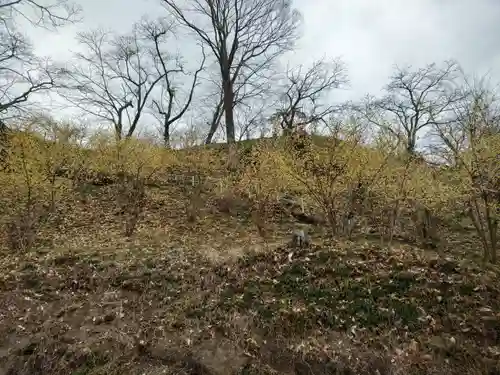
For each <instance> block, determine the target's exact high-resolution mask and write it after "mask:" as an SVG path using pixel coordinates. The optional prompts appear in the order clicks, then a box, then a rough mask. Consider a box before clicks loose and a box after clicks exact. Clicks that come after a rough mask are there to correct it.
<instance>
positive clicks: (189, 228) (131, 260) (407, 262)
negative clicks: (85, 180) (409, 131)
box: [0, 193, 500, 375]
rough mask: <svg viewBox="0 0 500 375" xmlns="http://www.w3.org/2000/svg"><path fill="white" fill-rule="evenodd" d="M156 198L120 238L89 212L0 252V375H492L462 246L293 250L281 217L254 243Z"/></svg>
mask: <svg viewBox="0 0 500 375" xmlns="http://www.w3.org/2000/svg"><path fill="white" fill-rule="evenodd" d="M169 196H172V195H168V196H164V195H162V194H156V193H155V195H154V199H151V200H150V202H149V203H148V207H147V208H146V210H145V212H144V214H143V216H142V217H141V221H140V225H139V227H138V230H137V232H136V233H135V234H134V235H133V236H132V237H130V238H126V237H124V236H123V225H122V224H123V223H122V222H121V221H120V220H121V219H120V217H119V215H117V214H116V213H114V212H113V209H112V207H111V201H106V199H100V200H99V201H97V200H96V201H93V200H88V201H86V202H85V204H83V203H82V206H81V207H80V208H79V209H78V210H75V209H74V207H73V206H70V205H68V206H67V207H64V206H61V207H60V208H59V209H60V215H59V216H58V219H57V220H55V219H54V222H53V223H51V224H50V225H49V226H47V227H46V228H45V229H43V230H41V233H40V241H39V243H37V246H36V248H35V249H33V250H31V251H29V252H26V253H17V254H15V253H12V252H8V251H4V252H3V253H2V256H1V259H0V262H1V270H2V272H1V273H0V374H9V375H10V374H71V375H76V374H78V375H84V374H85V375H90V374H148V375H149V374H151V375H153V374H213V375H219V374H220V375H223V374H224V375H225V374H301V375H302V374H308V375H319V374H381V375H382V374H459V373H460V374H490V375H492V374H500V364H499V363H500V283H499V275H500V274H499V272H498V270H497V269H496V268H495V267H485V266H483V265H481V264H478V263H476V262H475V261H473V260H470V258H469V257H467V256H465V255H464V254H465V253H467V252H469V253H470V252H473V251H474V250H473V249H472V247H473V246H477V244H476V242H475V241H474V239H470V238H469V237H468V235H467V236H465V235H457V236H456V237H450V238H449V240H448V241H447V248H446V249H437V250H436V251H428V250H422V249H419V248H418V247H416V246H412V245H409V244H404V243H395V244H393V246H391V247H390V248H388V247H386V246H381V245H380V243H379V242H378V241H374V240H369V239H367V238H359V239H356V240H355V241H346V240H340V239H329V238H327V237H326V236H324V235H321V234H320V233H319V232H316V233H314V234H313V242H314V244H313V245H312V246H311V247H310V248H307V249H295V248H291V247H290V246H288V245H287V241H288V235H287V232H288V231H289V229H290V225H291V224H290V223H289V222H287V221H277V222H275V223H269V233H271V235H270V236H269V238H267V239H266V240H263V239H262V238H261V237H259V235H258V233H257V231H256V230H255V229H254V228H253V226H252V225H251V224H250V223H249V222H248V220H247V218H245V217H239V216H235V217H231V216H229V215H225V214H222V213H218V212H215V211H213V209H212V208H208V206H207V208H205V206H204V208H203V209H201V210H200V212H199V213H198V217H197V219H196V220H194V221H193V222H188V221H186V220H185V214H184V213H185V211H186V210H185V202H184V203H182V202H179V200H178V199H174V198H172V199H171V200H169V199H170V198H169ZM108 205H109V207H108ZM183 215H184V216H183ZM460 236H462V237H460ZM471 249H472V250H471Z"/></svg>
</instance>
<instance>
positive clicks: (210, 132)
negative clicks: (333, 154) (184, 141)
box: [205, 119, 219, 145]
mask: <svg viewBox="0 0 500 375" xmlns="http://www.w3.org/2000/svg"><path fill="white" fill-rule="evenodd" d="M218 127H219V121H215V119H214V121H212V123H211V124H210V129H209V130H208V134H207V138H206V139H205V144H206V145H209V144H210V143H212V141H213V138H214V135H215V132H216V131H217V128H218Z"/></svg>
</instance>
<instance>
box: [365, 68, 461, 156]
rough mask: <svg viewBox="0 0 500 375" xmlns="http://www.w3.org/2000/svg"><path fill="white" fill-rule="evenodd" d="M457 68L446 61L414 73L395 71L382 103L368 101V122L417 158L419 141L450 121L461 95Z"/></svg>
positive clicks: (412, 71) (415, 70) (399, 69)
mask: <svg viewBox="0 0 500 375" xmlns="http://www.w3.org/2000/svg"><path fill="white" fill-rule="evenodd" d="M458 71H459V67H458V64H457V63H456V62H454V61H446V62H445V63H444V65H443V66H441V67H440V66H438V65H436V64H430V65H427V66H426V67H424V68H420V69H412V68H411V67H410V66H408V67H404V68H401V67H396V71H395V73H394V74H393V75H392V76H391V77H390V81H389V84H388V85H387V86H386V88H385V91H386V95H385V96H384V97H383V98H382V99H372V98H368V100H367V105H366V106H365V108H364V113H365V115H366V118H367V119H368V120H369V121H370V122H371V123H372V124H375V125H376V126H378V127H381V128H384V130H387V131H389V132H391V133H392V134H394V136H396V137H398V138H399V139H400V140H401V141H402V142H403V143H404V144H405V146H406V150H407V152H408V153H411V154H414V153H415V152H416V148H417V142H418V137H419V136H420V135H421V133H422V132H423V131H425V130H430V128H431V127H432V126H435V125H437V124H440V123H444V122H446V121H448V120H449V114H450V111H451V110H452V106H453V103H455V102H457V101H458V100H460V98H461V97H462V95H461V94H462V93H461V91H460V90H458V87H456V85H455V84H454V80H455V78H456V76H457V73H458Z"/></svg>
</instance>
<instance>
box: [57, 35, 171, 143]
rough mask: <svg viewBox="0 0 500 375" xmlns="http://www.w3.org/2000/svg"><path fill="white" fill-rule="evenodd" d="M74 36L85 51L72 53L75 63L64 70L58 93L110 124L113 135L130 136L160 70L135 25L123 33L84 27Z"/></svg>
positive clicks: (159, 79) (159, 76) (143, 110)
mask: <svg viewBox="0 0 500 375" xmlns="http://www.w3.org/2000/svg"><path fill="white" fill-rule="evenodd" d="M78 40H79V42H80V43H81V44H82V46H84V47H85V49H86V51H85V52H81V53H77V54H76V58H77V61H78V63H77V64H76V65H75V66H73V67H72V69H70V70H69V71H68V72H67V74H68V81H67V84H66V85H65V87H64V89H63V90H61V95H62V96H63V97H64V98H66V99H67V100H68V101H69V102H70V103H71V104H72V105H74V106H75V107H76V108H79V109H80V110H82V111H83V112H85V113H87V114H90V115H92V116H94V117H96V118H97V119H100V120H103V121H105V122H108V123H110V124H112V125H113V126H114V130H115V135H116V137H117V139H121V138H122V137H123V136H125V137H131V136H132V135H133V134H134V132H135V130H136V128H137V125H138V124H139V121H140V119H141V118H142V116H143V115H144V113H145V108H146V105H147V104H148V103H150V97H151V93H152V91H153V89H154V88H155V87H156V85H157V84H158V83H159V82H160V81H161V80H162V79H163V78H164V75H165V73H164V72H161V71H158V70H157V69H156V68H155V67H154V64H153V61H152V58H151V53H150V52H151V51H150V49H149V47H148V46H147V45H145V44H144V40H143V38H142V36H141V34H140V33H139V30H138V27H134V30H133V31H132V32H131V33H130V34H129V35H124V36H117V35H112V34H109V33H106V32H104V31H91V32H84V33H80V34H79V35H78ZM126 127H128V128H126Z"/></svg>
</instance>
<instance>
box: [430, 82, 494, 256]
mask: <svg viewBox="0 0 500 375" xmlns="http://www.w3.org/2000/svg"><path fill="white" fill-rule="evenodd" d="M452 109H453V114H454V119H453V120H451V121H448V122H446V123H439V124H436V125H435V127H434V130H435V132H436V134H437V135H438V136H439V137H440V139H441V141H442V143H443V146H444V147H442V148H441V149H440V151H442V152H443V153H441V155H443V156H444V159H445V160H447V161H448V163H449V166H450V167H451V168H452V169H458V170H459V173H457V174H456V175H458V176H460V179H461V184H459V186H457V187H456V189H464V191H463V192H464V193H465V194H463V196H465V197H466V199H465V202H464V205H465V207H464V212H466V213H467V214H468V216H469V217H470V219H471V220H472V223H473V224H474V227H475V229H476V231H477V233H478V234H479V238H480V240H481V242H482V244H483V250H484V259H485V260H486V261H491V262H496V261H497V250H498V242H499V241H498V239H499V233H500V156H499V155H500V138H499V136H500V101H499V98H498V97H497V95H496V94H495V92H493V91H492V90H491V89H489V88H488V87H487V86H486V85H485V82H484V81H483V80H479V81H471V80H469V79H467V78H465V85H464V87H463V89H462V99H461V100H460V101H457V102H456V103H454V104H453V107H452Z"/></svg>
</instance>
